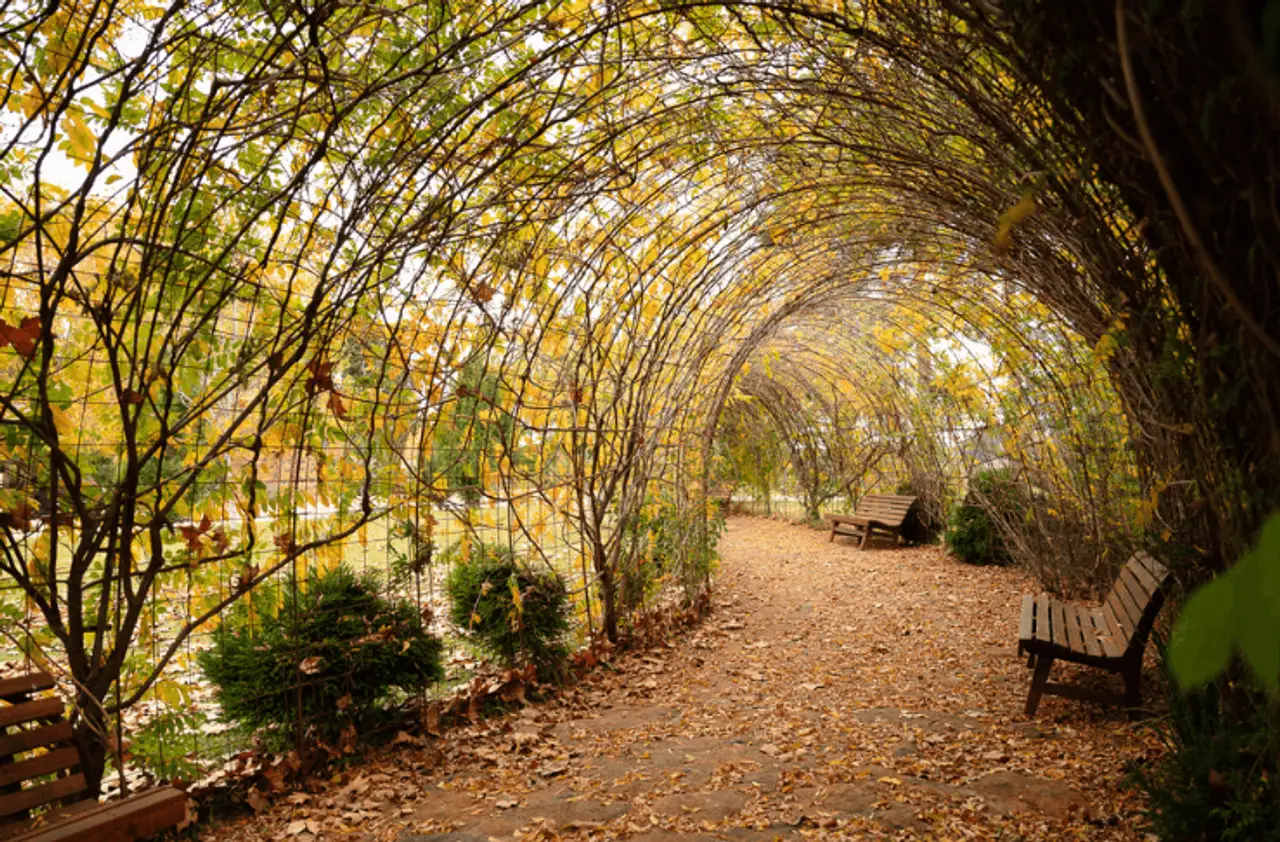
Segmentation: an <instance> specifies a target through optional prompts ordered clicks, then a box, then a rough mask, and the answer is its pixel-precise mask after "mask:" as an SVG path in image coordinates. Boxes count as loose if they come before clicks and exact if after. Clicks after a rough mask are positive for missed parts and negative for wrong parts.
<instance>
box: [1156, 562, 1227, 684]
mask: <svg viewBox="0 0 1280 842" xmlns="http://www.w3.org/2000/svg"><path fill="white" fill-rule="evenodd" d="M1234 573H1235V571H1234V570H1233V571H1228V572H1227V573H1224V574H1222V575H1221V576H1219V577H1218V578H1216V579H1214V580H1213V581H1212V582H1210V583H1209V584H1207V585H1205V586H1204V587H1202V588H1200V589H1199V590H1197V591H1196V592H1195V593H1193V594H1192V595H1191V598H1190V599H1188V600H1187V604H1186V605H1185V606H1184V607H1183V609H1182V613H1181V614H1180V615H1179V616H1178V622H1177V623H1175V624H1174V627H1173V634H1172V636H1171V638H1170V641H1169V668H1170V670H1172V672H1173V677H1174V678H1175V679H1177V681H1178V684H1179V685H1181V686H1182V687H1183V688H1190V687H1195V686H1196V685H1198V684H1203V683H1205V682H1206V681H1209V680H1210V679H1212V678H1213V677H1214V676H1215V675H1217V674H1218V673H1219V672H1221V671H1222V670H1223V669H1224V668H1225V667H1226V665H1227V661H1228V660H1230V658H1231V647H1232V643H1233V642H1234V639H1235V631H1236V628H1235V616H1234V610H1235V582H1234V580H1233V574H1234Z"/></svg>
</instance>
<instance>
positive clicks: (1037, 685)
mask: <svg viewBox="0 0 1280 842" xmlns="http://www.w3.org/2000/svg"><path fill="white" fill-rule="evenodd" d="M1033 657H1034V656H1033ZM1052 666H1053V658H1051V657H1049V656H1048V655H1041V656H1040V657H1039V658H1037V659H1036V671H1035V672H1034V673H1033V674H1032V676H1031V692H1029V693H1027V716H1035V713H1036V708H1038V707H1040V697H1041V696H1042V695H1043V694H1044V686H1045V684H1047V683H1048V682H1049V668H1050V667H1052Z"/></svg>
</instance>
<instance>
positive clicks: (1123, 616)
mask: <svg viewBox="0 0 1280 842" xmlns="http://www.w3.org/2000/svg"><path fill="white" fill-rule="evenodd" d="M1102 607H1103V608H1105V609H1107V610H1109V611H1110V612H1111V616H1110V617H1108V619H1111V620H1115V621H1117V626H1116V627H1117V628H1118V629H1120V630H1121V632H1122V634H1121V638H1122V639H1123V640H1126V641H1127V640H1128V639H1129V638H1130V637H1132V636H1133V633H1134V631H1135V630H1136V629H1137V628H1138V618H1137V617H1134V616H1133V615H1131V614H1130V613H1129V606H1128V605H1126V604H1125V601H1124V600H1123V599H1122V598H1121V596H1120V594H1119V593H1118V592H1117V590H1116V588H1112V589H1111V593H1109V594H1107V599H1106V601H1105V602H1103V603H1102Z"/></svg>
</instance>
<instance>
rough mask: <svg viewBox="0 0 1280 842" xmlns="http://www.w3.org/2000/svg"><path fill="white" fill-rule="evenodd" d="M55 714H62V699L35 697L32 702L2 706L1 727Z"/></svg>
mask: <svg viewBox="0 0 1280 842" xmlns="http://www.w3.org/2000/svg"><path fill="white" fill-rule="evenodd" d="M55 716H62V700H61V699H55V698H49V699H33V700H32V701H30V702H19V703H18V704H16V705H7V706H5V707H0V728H6V727H8V726H10V725H20V724H21V723H23V722H31V721H33V720H36V719H49V718H52V717H55Z"/></svg>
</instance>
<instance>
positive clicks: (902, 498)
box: [827, 494, 916, 549]
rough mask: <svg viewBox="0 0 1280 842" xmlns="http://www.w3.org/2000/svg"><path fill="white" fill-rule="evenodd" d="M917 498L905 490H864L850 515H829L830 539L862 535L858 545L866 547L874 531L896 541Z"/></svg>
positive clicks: (860, 547) (862, 547)
mask: <svg viewBox="0 0 1280 842" xmlns="http://www.w3.org/2000/svg"><path fill="white" fill-rule="evenodd" d="M915 502H916V498H915V497H911V496H908V495H905V494H864V495H863V497H862V499H861V500H859V501H858V507H857V509H855V510H854V512H853V514H851V515H827V521H828V522H829V523H830V524H831V535H830V537H829V538H827V540H828V541H834V540H835V539H836V536H837V535H848V536H850V537H853V538H859V539H860V541H859V543H858V548H859V549H865V548H866V546H867V541H868V540H869V539H870V538H871V536H872V535H873V534H883V535H885V536H887V537H890V538H892V539H893V540H894V541H897V540H898V539H899V538H900V537H901V535H902V524H903V521H905V520H906V519H907V514H908V513H910V511H911V507H912V506H913V505H914V504H915Z"/></svg>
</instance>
